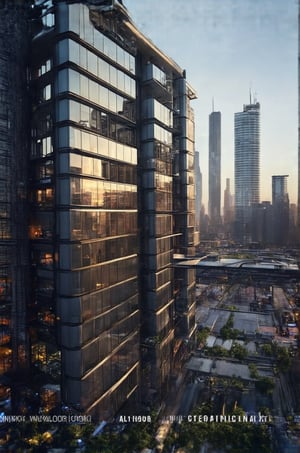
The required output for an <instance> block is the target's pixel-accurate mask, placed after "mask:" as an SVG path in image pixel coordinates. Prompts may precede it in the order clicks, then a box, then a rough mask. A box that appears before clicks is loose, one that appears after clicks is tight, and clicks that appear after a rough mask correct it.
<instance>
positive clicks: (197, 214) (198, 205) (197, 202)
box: [195, 151, 202, 229]
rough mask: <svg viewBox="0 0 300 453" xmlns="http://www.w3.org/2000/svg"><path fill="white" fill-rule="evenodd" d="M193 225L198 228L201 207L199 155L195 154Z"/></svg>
mask: <svg viewBox="0 0 300 453" xmlns="http://www.w3.org/2000/svg"><path fill="white" fill-rule="evenodd" d="M195 192H196V196H195V224H196V226H197V227H198V229H199V228H200V212H201V206H202V173H201V170H200V155H199V152H198V151H196V152H195Z"/></svg>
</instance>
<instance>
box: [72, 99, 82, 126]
mask: <svg viewBox="0 0 300 453" xmlns="http://www.w3.org/2000/svg"><path fill="white" fill-rule="evenodd" d="M70 120H71V121H76V122H77V123H79V121H80V104H78V102H74V101H70Z"/></svg>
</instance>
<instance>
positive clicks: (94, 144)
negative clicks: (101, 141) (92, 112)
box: [90, 134, 97, 153]
mask: <svg viewBox="0 0 300 453" xmlns="http://www.w3.org/2000/svg"><path fill="white" fill-rule="evenodd" d="M90 151H91V152H92V153H96V152H97V135H95V134H91V136H90Z"/></svg>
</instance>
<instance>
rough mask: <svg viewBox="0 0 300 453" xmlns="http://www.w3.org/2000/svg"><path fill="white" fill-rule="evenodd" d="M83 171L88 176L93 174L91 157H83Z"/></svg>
mask: <svg viewBox="0 0 300 453" xmlns="http://www.w3.org/2000/svg"><path fill="white" fill-rule="evenodd" d="M82 171H83V173H85V174H87V175H92V174H93V159H92V158H91V157H86V156H83V157H82Z"/></svg>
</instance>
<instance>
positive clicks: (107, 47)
mask: <svg viewBox="0 0 300 453" xmlns="http://www.w3.org/2000/svg"><path fill="white" fill-rule="evenodd" d="M104 53H105V55H107V56H108V57H109V58H111V59H112V60H116V57H117V46H116V44H115V43H114V42H113V41H111V40H110V39H109V38H107V37H106V36H104Z"/></svg>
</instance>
